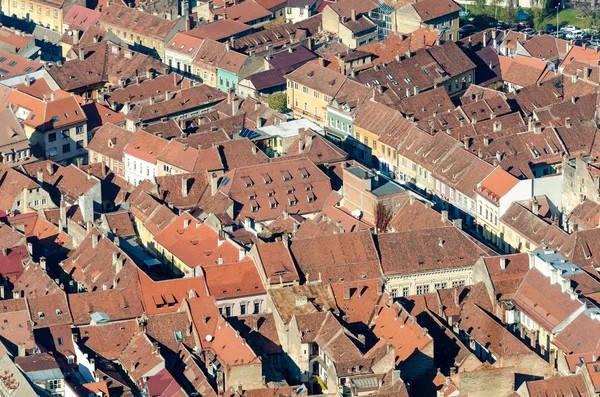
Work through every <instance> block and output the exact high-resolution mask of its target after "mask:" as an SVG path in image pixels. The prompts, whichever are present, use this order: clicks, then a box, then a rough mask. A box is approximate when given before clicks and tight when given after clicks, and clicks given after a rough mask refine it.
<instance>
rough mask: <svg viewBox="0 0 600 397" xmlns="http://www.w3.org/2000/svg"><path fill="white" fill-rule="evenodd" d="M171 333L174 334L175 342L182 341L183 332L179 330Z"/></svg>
mask: <svg viewBox="0 0 600 397" xmlns="http://www.w3.org/2000/svg"><path fill="white" fill-rule="evenodd" d="M173 334H174V335H175V340H176V341H177V342H183V334H182V333H181V331H175V332H173Z"/></svg>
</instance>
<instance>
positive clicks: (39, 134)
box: [2, 90, 90, 165]
mask: <svg viewBox="0 0 600 397" xmlns="http://www.w3.org/2000/svg"><path fill="white" fill-rule="evenodd" d="M2 106H3V107H5V108H8V109H11V110H12V112H13V113H14V115H15V116H16V118H17V119H18V120H19V122H20V123H22V124H23V128H24V130H25V134H26V135H27V138H28V139H29V142H30V144H32V145H38V146H39V148H40V150H41V151H42V153H43V156H44V157H45V158H47V159H50V160H52V161H56V162H60V163H62V164H65V165H66V164H69V163H70V162H76V161H79V160H81V161H83V162H86V161H87V151H86V147H87V144H88V142H89V139H90V137H89V136H88V132H87V117H86V115H85V112H84V111H83V109H82V108H81V105H80V104H79V102H78V101H77V99H76V97H74V96H66V97H61V98H57V97H56V96H55V95H54V93H52V94H51V97H50V100H42V99H38V98H35V97H33V96H30V95H28V94H25V93H23V92H20V91H16V90H15V91H12V92H11V94H10V95H9V96H8V98H6V100H5V101H4V103H3V105H2Z"/></svg>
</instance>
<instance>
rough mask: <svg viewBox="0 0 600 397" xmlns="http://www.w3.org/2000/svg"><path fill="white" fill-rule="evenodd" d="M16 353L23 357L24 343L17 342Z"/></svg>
mask: <svg viewBox="0 0 600 397" xmlns="http://www.w3.org/2000/svg"><path fill="white" fill-rule="evenodd" d="M18 349H19V350H18V355H19V357H25V345H24V344H22V343H19V345H18Z"/></svg>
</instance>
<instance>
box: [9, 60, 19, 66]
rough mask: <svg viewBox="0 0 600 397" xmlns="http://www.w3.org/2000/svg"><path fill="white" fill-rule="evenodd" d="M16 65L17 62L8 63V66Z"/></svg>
mask: <svg viewBox="0 0 600 397" xmlns="http://www.w3.org/2000/svg"><path fill="white" fill-rule="evenodd" d="M16 64H17V63H16V62H15V61H10V62H9V63H8V66H15V65H16Z"/></svg>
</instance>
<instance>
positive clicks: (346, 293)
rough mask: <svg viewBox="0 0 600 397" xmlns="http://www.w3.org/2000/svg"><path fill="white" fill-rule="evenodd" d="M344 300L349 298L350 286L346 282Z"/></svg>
mask: <svg viewBox="0 0 600 397" xmlns="http://www.w3.org/2000/svg"><path fill="white" fill-rule="evenodd" d="M344 300H345V301H347V300H350V286H349V285H348V284H344Z"/></svg>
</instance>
